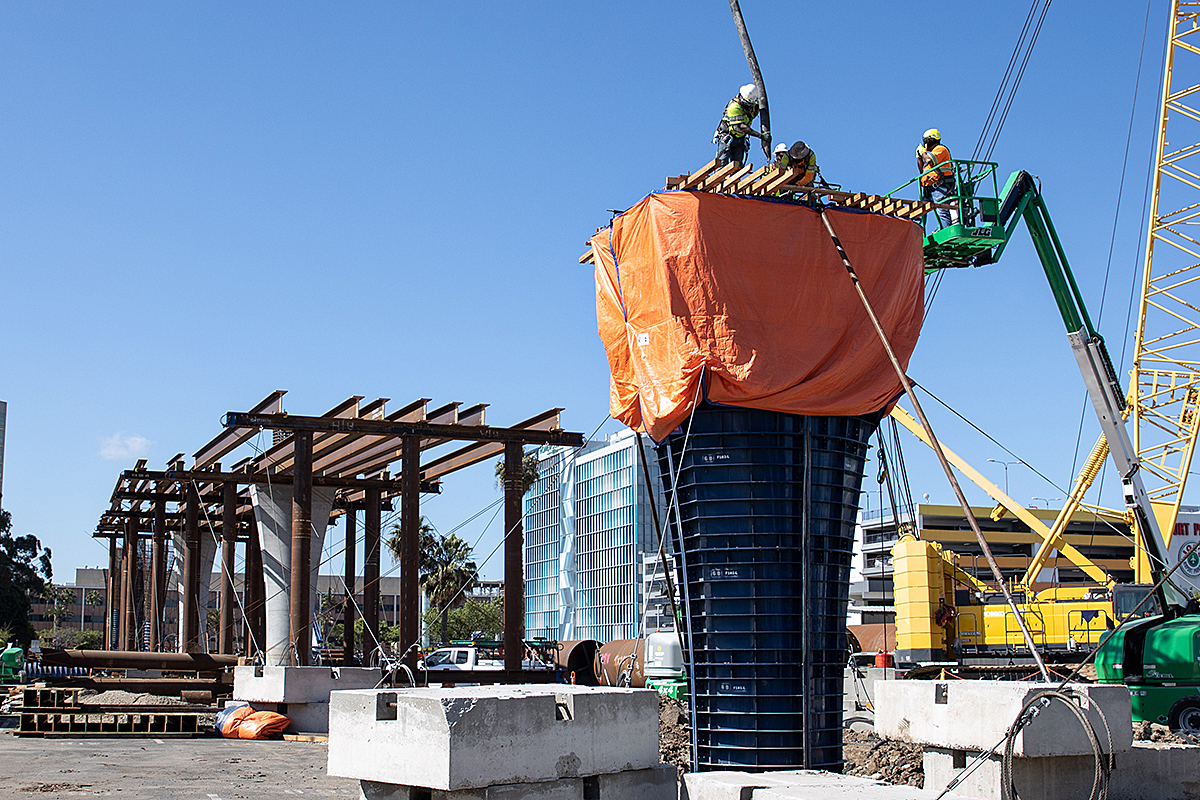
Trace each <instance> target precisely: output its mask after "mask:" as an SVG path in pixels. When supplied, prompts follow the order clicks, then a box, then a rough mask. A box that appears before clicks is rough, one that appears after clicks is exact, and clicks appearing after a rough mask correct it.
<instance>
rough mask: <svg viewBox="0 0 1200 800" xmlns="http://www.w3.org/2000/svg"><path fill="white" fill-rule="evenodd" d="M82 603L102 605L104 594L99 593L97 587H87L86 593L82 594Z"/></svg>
mask: <svg viewBox="0 0 1200 800" xmlns="http://www.w3.org/2000/svg"><path fill="white" fill-rule="evenodd" d="M83 604H84V605H87V606H102V605H104V595H102V594H100V590H99V589H88V591H87V594H85V595H84V596H83Z"/></svg>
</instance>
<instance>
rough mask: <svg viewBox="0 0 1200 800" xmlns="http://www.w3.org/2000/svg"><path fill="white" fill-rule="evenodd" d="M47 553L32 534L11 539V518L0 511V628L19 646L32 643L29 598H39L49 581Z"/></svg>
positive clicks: (49, 572)
mask: <svg viewBox="0 0 1200 800" xmlns="http://www.w3.org/2000/svg"><path fill="white" fill-rule="evenodd" d="M51 575H52V570H51V567H50V549H49V548H46V547H42V543H41V542H39V541H38V539H37V537H36V536H34V535H33V534H26V535H24V536H13V535H12V515H11V514H9V513H8V512H7V511H0V626H3V627H8V628H9V629H10V630H11V631H12V636H13V638H14V639H15V640H16V641H17V642H18V643H19V644H21V645H23V646H26V647H27V646H29V642H30V640H31V639H33V636H34V630H33V626H32V625H30V624H29V612H30V609H31V604H30V598H32V597H40V596H42V595H43V594H44V593H45V591H46V581H48V580H50V577H51Z"/></svg>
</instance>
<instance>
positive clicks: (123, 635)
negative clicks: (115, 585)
mask: <svg viewBox="0 0 1200 800" xmlns="http://www.w3.org/2000/svg"><path fill="white" fill-rule="evenodd" d="M133 525H134V522H133V520H131V519H127V520H125V538H124V540H123V542H122V544H121V590H120V594H118V595H117V597H118V601H117V602H118V609H119V610H118V611H117V620H118V621H117V647H118V649H120V650H132V649H133V648H132V647H130V646H129V609H130V606H131V605H132V600H131V599H130V596H131V594H132V592H133V587H132V586H131V585H130V582H131V579H132V578H131V575H130V572H131V570H130V562H129V558H130V554H131V553H132V551H133V547H132V544H133V542H134V541H136V540H137V533H136V532H135V531H134V530H133Z"/></svg>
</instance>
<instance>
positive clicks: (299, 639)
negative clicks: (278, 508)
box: [288, 431, 313, 667]
mask: <svg viewBox="0 0 1200 800" xmlns="http://www.w3.org/2000/svg"><path fill="white" fill-rule="evenodd" d="M312 447H313V434H312V431H296V434H295V448H296V450H295V457H296V463H295V475H294V479H293V481H292V569H291V574H290V576H289V582H288V591H289V595H290V596H289V598H288V600H289V606H288V616H289V621H290V627H291V634H292V640H291V649H292V654H291V663H292V666H297V667H307V666H308V663H309V659H308V656H309V643H310V642H311V641H312V634H311V632H310V631H309V628H310V626H311V624H312V619H311V613H310V612H311V609H310V608H309V589H310V588H311V586H312V574H311V569H312Z"/></svg>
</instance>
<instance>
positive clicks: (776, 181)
mask: <svg viewBox="0 0 1200 800" xmlns="http://www.w3.org/2000/svg"><path fill="white" fill-rule="evenodd" d="M802 177H804V171H803V168H802V167H789V168H788V169H786V170H784V171H783V172H780V173H779V174H778V175H777V176H776V177H774V178H771V179H769V180H767V181H766V182H765V183H764V184H763V186H762V190H763V192H764V193H765V194H773V193H774V192H775V191H777V190H778V188H779V187H780V186H783V185H784V184H787V183H792V182H793V181H795V180H796V179H797V178H802Z"/></svg>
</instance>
